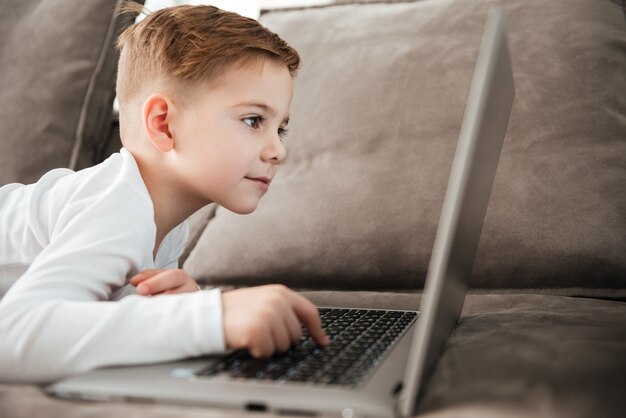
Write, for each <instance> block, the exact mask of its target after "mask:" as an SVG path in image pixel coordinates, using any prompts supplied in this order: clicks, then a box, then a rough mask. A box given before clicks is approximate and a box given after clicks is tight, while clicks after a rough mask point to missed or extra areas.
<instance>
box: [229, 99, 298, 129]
mask: <svg viewBox="0 0 626 418" xmlns="http://www.w3.org/2000/svg"><path fill="white" fill-rule="evenodd" d="M233 107H258V108H260V109H263V110H264V111H266V112H267V113H269V114H270V115H272V116H276V109H274V108H273V107H272V106H270V105H268V104H265V103H261V102H245V103H239V104H236V105H234V106H233ZM283 123H284V124H285V125H286V124H288V123H289V115H287V117H285V119H283Z"/></svg>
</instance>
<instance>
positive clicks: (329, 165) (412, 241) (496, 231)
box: [0, 0, 626, 418]
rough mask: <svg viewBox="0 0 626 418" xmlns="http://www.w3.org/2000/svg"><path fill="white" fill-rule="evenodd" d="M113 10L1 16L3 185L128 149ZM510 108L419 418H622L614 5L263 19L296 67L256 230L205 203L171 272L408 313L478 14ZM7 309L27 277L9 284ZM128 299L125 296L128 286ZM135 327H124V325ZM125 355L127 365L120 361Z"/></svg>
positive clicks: (623, 235) (8, 395)
mask: <svg viewBox="0 0 626 418" xmlns="http://www.w3.org/2000/svg"><path fill="white" fill-rule="evenodd" d="M120 3H121V1H115V2H113V1H106V0H94V1H91V2H81V1H79V0H47V1H41V0H28V1H20V0H7V1H5V4H4V5H3V6H5V7H3V13H2V16H1V17H0V39H2V43H0V126H3V127H4V128H5V129H4V132H5V136H4V137H3V139H2V141H0V161H1V164H0V183H1V184H5V183H9V182H14V181H20V182H32V181H35V180H36V179H37V178H38V177H39V176H40V175H41V174H43V173H44V172H46V171H48V170H50V169H51V168H54V167H60V166H63V167H71V168H73V169H81V168H85V167H88V166H89V165H91V164H95V163H98V162H100V161H102V160H103V159H104V158H106V157H107V156H108V155H110V153H112V152H116V151H117V150H118V149H119V147H120V142H119V137H118V129H117V122H116V117H115V112H114V111H113V107H112V102H113V97H114V75H115V62H116V59H117V55H116V52H115V50H114V49H113V47H112V44H113V41H114V39H115V35H116V34H117V33H119V31H120V30H122V29H123V28H124V27H125V26H126V25H128V24H130V22H131V21H132V19H131V17H129V16H126V15H117V14H115V9H116V7H118V6H119V4H120ZM494 5H501V6H502V7H503V8H504V11H505V13H506V15H507V19H508V29H509V30H508V37H509V46H510V50H511V59H512V66H513V74H514V80H515V84H516V97H515V101H514V104H513V111H512V115H511V119H510V122H509V126H508V131H507V136H506V138H505V142H504V147H503V151H502V156H501V159H500V165H499V168H498V171H497V174H496V179H495V183H494V188H493V192H492V196H491V200H490V203H489V207H488V210H487V215H486V219H485V224H484V227H483V231H482V236H481V241H480V244H479V248H478V253H477V256H476V260H475V264H474V269H473V272H472V277H471V280H470V289H469V293H468V295H467V297H466V299H465V305H464V308H463V312H462V317H461V320H460V321H459V324H458V326H457V328H456V330H455V331H454V332H453V334H452V335H451V337H450V338H449V340H448V343H447V345H446V347H445V349H444V352H443V354H442V356H441V357H440V359H439V362H438V363H437V365H436V367H435V370H434V372H433V373H432V375H431V377H430V379H429V381H428V384H427V388H426V391H425V393H424V396H423V398H422V400H421V402H420V404H419V405H418V410H417V413H416V416H419V417H568V418H570V417H622V416H624V415H626V76H625V74H626V19H625V14H624V12H625V6H624V2H623V1H621V0H553V1H550V2H545V1H541V0H501V1H495V0H472V1H460V0H422V1H350V0H347V1H346V0H339V1H337V2H335V3H333V4H325V5H320V6H311V7H296V8H284V9H273V10H267V11H264V12H263V13H262V15H261V18H260V20H261V22H262V23H263V24H264V25H266V26H267V27H269V28H270V29H271V30H273V31H275V32H277V33H278V34H280V35H281V36H282V37H283V38H284V39H285V40H286V41H287V42H289V43H290V44H292V45H293V46H294V47H295V48H296V49H298V51H299V52H300V53H301V56H302V60H303V68H302V70H301V72H300V74H299V75H298V77H297V78H296V81H295V97H294V100H293V105H292V109H291V122H290V128H289V129H290V133H289V135H288V137H287V141H286V146H287V150H288V157H287V160H286V161H285V163H284V165H283V167H282V168H281V169H280V170H279V174H278V176H277V177H276V179H275V181H274V182H273V183H272V189H271V191H270V193H268V194H267V196H265V197H264V198H263V200H262V202H261V204H260V206H259V208H258V210H257V211H256V212H254V213H253V214H250V215H246V216H241V215H236V214H233V213H231V212H228V211H227V210H225V209H223V208H221V207H218V206H216V205H209V206H207V207H205V208H203V209H201V210H200V211H198V212H197V213H196V214H194V215H193V216H192V218H191V226H192V228H191V235H190V239H189V242H188V245H187V248H186V250H185V252H184V254H183V256H182V257H181V260H180V266H181V267H182V268H184V269H185V270H187V271H188V272H190V273H191V274H192V276H193V277H195V278H196V279H197V281H198V282H199V283H200V284H201V286H203V287H205V288H209V287H215V286H219V287H221V288H222V289H223V290H224V291H228V290H229V289H233V288H238V287H245V286H252V285H257V284H265V283H283V284H285V285H287V286H290V287H291V288H294V289H296V290H299V291H301V292H302V293H303V294H304V295H305V296H307V297H308V298H310V299H311V300H313V301H314V302H315V303H317V304H319V305H320V306H347V307H372V308H402V309H418V308H419V302H420V295H421V293H422V288H423V285H424V279H425V277H426V272H427V268H428V261H429V257H430V252H431V248H432V245H433V240H434V235H435V230H436V226H437V222H438V218H439V213H440V210H441V205H442V202H443V194H444V191H445V187H446V183H447V179H448V175H449V172H450V167H451V163H452V157H453V154H454V150H455V146H456V140H457V136H458V133H459V129H460V124H461V120H462V117H463V111H464V108H465V104H466V99H467V94H468V90H469V85H470V82H471V77H472V72H473V68H474V63H475V60H476V57H477V53H478V46H479V42H480V38H481V36H482V30H483V28H484V23H485V18H486V13H487V10H488V9H489V8H490V7H492V6H494ZM0 273H1V274H0V278H1V280H0V296H1V295H2V294H4V293H5V292H6V290H7V289H8V288H9V287H10V286H11V284H12V283H13V282H14V280H16V279H17V278H18V277H19V274H20V272H19V271H13V270H11V268H10V267H5V268H4V269H3V271H0ZM131 290H132V289H131ZM129 321H132V318H129ZM121 349H123V348H121ZM242 415H246V416H247V415H249V416H254V415H256V416H260V417H262V416H271V414H268V413H252V412H246V413H244V412H243V411H227V410H220V409H213V408H207V407H200V406H188V405H187V406H185V405H167V404H162V405H157V404H149V403H125V402H78V401H68V400H61V399H55V398H51V397H49V396H47V395H46V394H45V392H44V391H43V388H42V387H40V386H36V385H15V384H10V383H4V384H0V416H1V417H20V418H21V417H34V416H37V417H87V416H89V417H110V416H132V417H148V416H149V417H177V418H179V417H184V418H191V417H200V416H202V417H207V416H208V417H211V416H215V417H218V416H219V417H221V416H242Z"/></svg>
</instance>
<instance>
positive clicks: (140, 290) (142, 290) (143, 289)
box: [137, 284, 149, 295]
mask: <svg viewBox="0 0 626 418" xmlns="http://www.w3.org/2000/svg"><path fill="white" fill-rule="evenodd" d="M137 293H140V294H142V295H147V294H148V293H149V292H148V288H147V287H146V286H145V285H143V284H140V285H139V286H137Z"/></svg>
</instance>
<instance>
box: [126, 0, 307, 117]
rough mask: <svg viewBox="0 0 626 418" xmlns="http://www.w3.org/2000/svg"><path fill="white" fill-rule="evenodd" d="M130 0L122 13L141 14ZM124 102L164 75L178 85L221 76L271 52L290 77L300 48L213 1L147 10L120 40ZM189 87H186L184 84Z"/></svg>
mask: <svg viewBox="0 0 626 418" xmlns="http://www.w3.org/2000/svg"><path fill="white" fill-rule="evenodd" d="M143 10H144V8H143V6H142V5H140V4H138V3H135V2H132V1H129V2H128V3H126V4H125V5H124V6H123V7H122V8H121V9H120V13H127V12H131V13H141V12H143ZM116 46H117V48H118V49H119V50H120V60H119V64H118V74H117V94H118V97H119V100H120V105H121V104H122V103H123V102H125V101H127V100H129V99H131V98H133V97H134V96H135V95H136V94H138V93H139V92H140V91H141V88H142V85H143V83H144V82H145V80H153V79H155V78H163V79H165V80H170V81H173V82H175V83H176V82H177V87H178V88H180V87H183V88H184V87H193V86H195V85H196V84H197V83H198V82H209V81H212V80H215V79H216V78H218V77H219V76H220V75H221V74H223V73H224V70H225V69H226V68H227V67H229V66H231V65H234V64H240V63H241V64H245V63H247V62H250V61H254V60H258V59H259V58H264V57H270V58H273V59H277V60H279V61H280V62H282V63H284V64H285V66H286V67H287V69H288V70H289V73H290V74H291V76H292V77H295V75H296V72H297V70H298V68H299V67H300V57H299V55H298V52H297V51H296V50H295V49H293V48H292V47H290V46H289V45H288V44H287V43H286V42H285V41H283V40H282V39H281V38H280V37H279V36H278V35H276V34H275V33H273V32H271V31H270V30H268V29H266V28H265V27H263V26H262V25H261V24H260V23H259V22H257V21H256V20H254V19H250V18H247V17H243V16H240V15H238V14H236V13H231V12H227V11H224V10H220V9H218V8H216V7H213V6H175V7H168V8H164V9H160V10H157V11H155V12H152V13H149V14H147V16H146V18H145V19H143V20H142V21H140V22H138V23H136V24H134V25H132V26H130V27H129V28H127V29H126V30H125V31H124V32H123V33H122V34H121V35H120V36H119V38H118V39H117V43H116ZM185 90H188V89H185Z"/></svg>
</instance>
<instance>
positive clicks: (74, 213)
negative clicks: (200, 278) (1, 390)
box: [0, 148, 225, 382]
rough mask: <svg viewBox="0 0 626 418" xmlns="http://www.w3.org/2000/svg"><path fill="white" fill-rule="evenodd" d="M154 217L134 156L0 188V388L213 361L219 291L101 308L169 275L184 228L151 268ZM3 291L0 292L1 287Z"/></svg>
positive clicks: (218, 347)
mask: <svg viewBox="0 0 626 418" xmlns="http://www.w3.org/2000/svg"><path fill="white" fill-rule="evenodd" d="M155 236H156V225H155V223H154V207H153V204H152V200H151V199H150V195H149V193H148V190H147V188H146V186H145V184H144V182H143V180H142V178H141V174H140V172H139V169H138V167H137V164H136V162H135V160H134V158H133V156H132V154H131V153H130V152H129V151H128V150H126V149H124V148H122V149H121V150H120V152H119V153H116V154H114V155H112V156H111V157H109V158H108V159H107V160H106V161H104V162H102V163H101V164H98V165H96V166H94V167H91V168H88V169H85V170H81V171H77V172H74V171H72V170H68V169H57V170H52V171H50V172H48V173H47V174H45V175H44V176H43V177H41V179H40V180H39V181H38V182H37V183H34V184H30V185H26V186H25V185H22V184H17V183H14V184H9V185H6V186H4V187H1V188H0V267H2V268H0V274H2V272H7V271H16V270H20V267H22V270H23V269H25V273H24V274H22V275H21V276H20V277H19V278H18V279H17V281H16V282H15V284H13V286H12V287H11V288H10V289H9V290H8V292H7V293H6V295H5V296H4V298H3V299H2V300H0V381H11V382H49V381H53V380H56V379H59V378H62V377H65V376H67V375H70V374H74V373H78V372H82V371H86V370H90V369H93V368H97V367H103V366H110V365H128V364H141V363H150V362H158V361H167V360H174V359H179V358H183V357H188V356H197V355H202V354H207V353H214V352H223V351H224V349H225V344H224V334H223V326H222V307H221V294H220V291H219V290H218V289H215V290H210V291H202V292H195V293H184V294H176V295H159V296H154V297H146V296H139V295H136V294H134V295H130V296H128V297H125V298H123V299H121V300H119V301H110V300H109V299H110V297H111V295H112V294H113V293H114V292H115V291H116V290H118V289H120V288H121V287H122V286H124V285H125V284H126V283H127V282H128V279H129V278H130V277H132V276H133V275H135V274H136V273H138V272H140V271H143V270H145V269H151V268H176V267H177V260H178V258H179V256H180V255H181V253H182V251H183V247H184V244H185V242H186V239H187V236H188V225H187V222H184V223H182V224H181V225H179V226H177V227H176V228H174V229H173V230H172V231H171V232H170V233H169V234H167V235H166V236H165V238H164V239H163V241H162V243H161V245H160V247H159V249H158V252H157V255H156V259H153V249H154V245H155ZM3 281H6V278H4V280H3Z"/></svg>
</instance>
